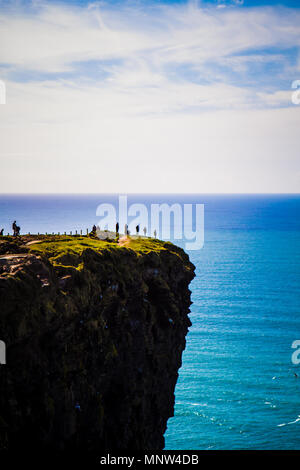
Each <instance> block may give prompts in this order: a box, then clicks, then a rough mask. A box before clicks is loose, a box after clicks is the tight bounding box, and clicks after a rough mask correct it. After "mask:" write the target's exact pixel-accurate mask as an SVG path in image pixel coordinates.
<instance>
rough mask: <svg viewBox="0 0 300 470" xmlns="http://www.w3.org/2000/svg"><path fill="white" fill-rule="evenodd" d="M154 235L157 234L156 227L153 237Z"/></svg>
mask: <svg viewBox="0 0 300 470" xmlns="http://www.w3.org/2000/svg"><path fill="white" fill-rule="evenodd" d="M156 235H157V231H156V229H155V230H154V238H156Z"/></svg>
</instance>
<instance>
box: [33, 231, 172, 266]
mask: <svg viewBox="0 0 300 470" xmlns="http://www.w3.org/2000/svg"><path fill="white" fill-rule="evenodd" d="M172 246H173V247H174V249H175V246H174V245H172V244H171V243H166V242H162V241H160V240H156V239H153V238H142V237H140V238H131V237H130V238H127V239H125V238H124V239H120V240H119V242H118V241H117V240H116V241H114V240H109V241H105V240H99V239H97V238H89V237H71V236H62V235H60V236H59V235H57V236H52V237H51V238H50V239H49V240H47V239H46V240H45V239H43V240H41V241H38V240H37V241H36V243H32V244H31V245H30V246H29V247H28V248H29V251H30V253H34V254H37V255H41V256H46V257H47V258H48V259H49V260H50V261H51V263H52V264H53V265H64V266H73V267H76V268H77V269H78V270H80V269H82V267H83V264H82V259H81V257H82V255H83V253H84V251H85V250H88V249H90V250H93V251H95V252H96V253H99V254H104V253H105V252H107V251H109V252H113V251H115V250H124V249H129V250H133V251H134V252H135V253H136V254H137V255H139V254H146V253H149V252H153V251H154V252H159V251H162V250H166V249H169V250H170V247H172Z"/></svg>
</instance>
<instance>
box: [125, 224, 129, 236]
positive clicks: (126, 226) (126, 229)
mask: <svg viewBox="0 0 300 470" xmlns="http://www.w3.org/2000/svg"><path fill="white" fill-rule="evenodd" d="M124 232H125V235H126V236H127V235H129V232H128V225H127V224H125V229H124Z"/></svg>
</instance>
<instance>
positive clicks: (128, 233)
mask: <svg viewBox="0 0 300 470" xmlns="http://www.w3.org/2000/svg"><path fill="white" fill-rule="evenodd" d="M96 231H97V227H96V225H94V226H93V229H92V232H93V233H96ZM135 231H136V235H139V234H140V226H139V225H137V226H136V227H135ZM143 232H144V236H146V235H147V228H146V227H144V228H143ZM119 233H120V225H119V222H117V223H116V235H119ZM124 234H125V235H127V236H129V235H130V231H129V229H128V224H125V227H124ZM156 237H157V231H156V230H154V238H156Z"/></svg>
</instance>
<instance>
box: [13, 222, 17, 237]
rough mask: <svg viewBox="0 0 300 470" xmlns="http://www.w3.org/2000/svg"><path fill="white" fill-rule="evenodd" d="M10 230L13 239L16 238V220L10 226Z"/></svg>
mask: <svg viewBox="0 0 300 470" xmlns="http://www.w3.org/2000/svg"><path fill="white" fill-rule="evenodd" d="M12 229H13V232H14V237H15V236H16V230H17V221H16V220H15V221H14V222H13V224H12Z"/></svg>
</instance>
